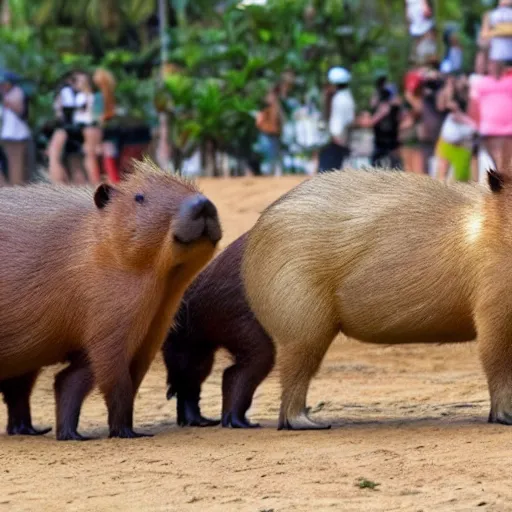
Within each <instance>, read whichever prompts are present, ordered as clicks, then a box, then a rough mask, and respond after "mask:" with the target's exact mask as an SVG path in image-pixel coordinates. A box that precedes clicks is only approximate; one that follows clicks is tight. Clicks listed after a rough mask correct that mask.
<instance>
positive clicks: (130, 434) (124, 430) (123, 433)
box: [109, 427, 153, 439]
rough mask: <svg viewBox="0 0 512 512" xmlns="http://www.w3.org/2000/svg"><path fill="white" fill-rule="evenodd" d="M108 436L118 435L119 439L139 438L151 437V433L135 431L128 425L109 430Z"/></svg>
mask: <svg viewBox="0 0 512 512" xmlns="http://www.w3.org/2000/svg"><path fill="white" fill-rule="evenodd" d="M109 437H110V438H112V437H118V438H119V439H139V438H141V437H153V434H143V433H142V432H135V430H133V429H132V428H130V427H121V428H117V429H113V430H111V431H110V434H109Z"/></svg>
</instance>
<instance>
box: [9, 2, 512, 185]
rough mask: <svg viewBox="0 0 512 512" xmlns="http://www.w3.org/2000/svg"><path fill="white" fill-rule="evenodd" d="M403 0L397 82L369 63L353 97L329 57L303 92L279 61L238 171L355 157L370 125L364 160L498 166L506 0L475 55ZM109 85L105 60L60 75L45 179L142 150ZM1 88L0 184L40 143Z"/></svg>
mask: <svg viewBox="0 0 512 512" xmlns="http://www.w3.org/2000/svg"><path fill="white" fill-rule="evenodd" d="M405 6H406V12H407V19H408V22H409V36H410V43H411V44H410V46H409V47H410V55H409V62H410V65H409V68H408V71H407V73H406V74H405V77H404V80H403V82H402V83H398V84H397V83H391V82H390V80H389V78H388V76H387V75H386V73H377V74H376V75H375V76H374V92H373V95H372V98H371V101H370V102H369V105H365V106H364V108H361V105H357V104H356V101H355V100H354V96H353V94H352V88H353V80H352V75H351V73H350V71H349V70H347V69H345V68H343V67H334V68H331V69H330V70H329V71H328V73H327V75H326V76H325V77H324V82H325V84H324V87H323V89H321V88H318V89H314V88H313V90H311V89H310V90H308V92H307V93H304V92H303V93H299V92H298V90H300V89H301V87H297V85H298V83H300V79H301V77H300V76H299V77H298V76H296V75H295V73H294V72H293V71H287V72H286V73H284V74H283V76H282V77H281V79H280V80H279V82H278V83H277V84H275V85H274V86H273V87H272V88H270V90H268V91H267V94H266V96H265V97H264V98H263V99H262V105H261V108H260V110H259V111H257V112H255V113H254V117H255V127H256V129H257V132H258V137H257V140H256V142H255V144H254V147H253V148H252V149H251V150H250V149H249V148H248V150H247V153H248V157H247V162H246V163H247V167H248V168H247V172H253V173H257V174H258V173H261V174H264V175H277V176H278V175H281V174H283V173H295V172H299V173H308V174H314V173H315V172H325V171H329V170H331V169H335V168H341V167H343V165H353V157H354V154H358V153H360V151H358V150H357V146H358V145H359V144H360V140H358V139H357V136H356V134H357V133H358V132H361V131H364V132H365V133H368V132H371V133H372V137H373V148H372V150H371V151H370V152H369V153H371V154H369V155H368V158H367V163H368V164H371V165H373V166H382V167H391V168H396V169H404V170H407V171H410V172H416V173H425V174H429V175H431V176H436V177H438V178H439V179H441V180H448V179H450V180H457V181H469V180H475V181H476V180H479V179H480V176H481V175H482V173H481V172H480V171H481V170H482V169H483V168H485V167H488V166H489V165H495V166H497V167H498V168H499V169H503V170H504V171H508V168H509V166H510V158H511V156H512V144H511V142H512V121H511V119H512V0H499V1H497V2H496V5H495V6H494V7H493V8H491V9H490V10H489V11H488V12H486V13H485V14H484V16H483V18H482V23H481V30H480V34H479V37H478V41H477V44H478V49H477V52H476V58H475V59H474V62H470V61H471V60H473V58H472V57H470V56H469V55H465V54H464V50H463V45H462V44H461V41H460V37H459V34H458V33H457V31H456V30H455V29H454V28H453V27H449V28H447V29H445V30H444V32H443V33H442V34H441V33H439V31H438V29H437V27H436V25H435V22H434V16H433V9H432V5H431V4H430V1H429V0H405ZM468 71H469V72H468ZM319 78H320V77H319ZM303 85H304V84H302V86H303ZM302 91H304V87H302ZM115 92H116V83H115V80H114V77H113V76H112V74H111V73H110V72H109V71H108V70H106V69H97V70H95V71H94V73H92V74H89V73H86V72H84V71H74V72H72V73H69V74H68V75H66V76H65V77H63V79H62V82H61V83H60V84H59V86H58V87H57V89H56V91H55V101H54V109H55V122H54V123H53V124H52V125H51V126H50V127H48V129H46V130H43V132H42V133H43V134H44V136H45V137H46V143H45V148H44V156H45V163H44V164H45V165H44V166H45V167H47V169H48V172H47V177H48V178H49V179H50V180H51V181H52V182H54V183H67V182H72V183H91V184H96V183H98V182H99V181H101V180H103V179H108V180H109V181H112V182H116V181H118V180H119V176H120V172H121V170H122V169H123V168H124V165H125V164H126V162H127V161H128V160H129V159H130V158H131V157H139V156H140V155H141V154H142V153H143V152H144V151H145V150H146V149H147V147H148V145H149V142H150V140H151V133H150V130H149V127H146V126H144V127H138V128H137V127H135V128H133V127H128V126H127V125H126V123H125V122H124V121H121V122H119V116H118V112H117V110H118V109H117V108H116V95H115ZM0 97H1V107H0V171H1V172H0V184H11V185H14V184H19V183H23V182H25V181H27V180H29V179H30V177H31V172H32V171H31V169H33V168H34V166H35V163H34V161H35V160H36V159H37V157H38V156H39V153H38V152H37V151H36V147H37V144H36V141H35V137H34V134H33V133H32V131H31V127H30V124H29V113H30V108H29V107H30V101H29V98H28V95H27V92H26V90H25V89H24V88H23V86H22V83H21V82H20V80H19V77H17V76H15V75H13V74H12V73H9V72H5V71H4V72H1V71H0ZM38 135H40V134H38ZM163 140H165V138H164V139H163ZM253 157H254V158H253ZM193 160H194V158H190V159H188V160H187V161H186V162H185V163H184V171H183V172H185V173H186V169H187V168H192V167H194V165H195V168H198V169H199V170H198V171H197V170H196V171H194V172H201V167H202V164H201V159H200V158H196V160H197V162H196V164H194V165H193ZM191 173H192V171H191Z"/></svg>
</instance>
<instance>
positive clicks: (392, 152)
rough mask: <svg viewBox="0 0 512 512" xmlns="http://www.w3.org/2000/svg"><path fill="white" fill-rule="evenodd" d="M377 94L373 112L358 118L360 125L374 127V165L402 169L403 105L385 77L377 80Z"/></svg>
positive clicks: (373, 100) (372, 158)
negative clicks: (401, 133) (401, 121)
mask: <svg viewBox="0 0 512 512" xmlns="http://www.w3.org/2000/svg"><path fill="white" fill-rule="evenodd" d="M376 85H377V90H376V95H375V96H374V98H373V99H372V112H371V114H369V113H366V114H364V115H363V116H361V118H360V119H359V120H358V125H359V126H362V127H365V128H372V129H373V146H374V147H373V154H372V157H371V165H372V166H373V167H389V168H391V169H402V160H401V158H400V118H401V105H400V99H399V98H398V97H393V94H392V92H391V90H390V88H389V86H387V82H386V80H384V79H379V80H378V81H377V84H376Z"/></svg>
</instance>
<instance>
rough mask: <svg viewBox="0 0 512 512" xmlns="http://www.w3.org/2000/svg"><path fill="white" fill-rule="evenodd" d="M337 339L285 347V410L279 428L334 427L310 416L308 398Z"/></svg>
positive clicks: (282, 358)
mask: <svg viewBox="0 0 512 512" xmlns="http://www.w3.org/2000/svg"><path fill="white" fill-rule="evenodd" d="M332 340H333V336H331V337H329V338H327V337H326V338H324V339H318V338H317V339H315V340H311V341H310V342H308V343H306V342H302V343H298V342H295V343H292V342H290V343H288V344H286V345H281V354H280V362H279V367H280V377H281V388H282V394H281V410H280V413H279V426H278V429H279V430H282V429H287V430H320V429H328V428H330V425H322V424H320V423H316V422H315V421H313V420H311V419H310V418H309V417H308V414H307V411H306V397H307V393H308V389H309V384H310V382H311V379H312V378H313V377H314V375H315V374H316V372H317V371H318V368H319V367H320V364H321V362H322V359H323V358H324V355H325V353H326V352H327V349H328V348H329V345H330V344H331V342H332Z"/></svg>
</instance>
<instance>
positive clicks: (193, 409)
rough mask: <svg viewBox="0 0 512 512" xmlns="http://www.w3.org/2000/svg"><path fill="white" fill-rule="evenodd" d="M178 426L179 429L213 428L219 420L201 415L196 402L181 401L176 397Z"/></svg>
mask: <svg viewBox="0 0 512 512" xmlns="http://www.w3.org/2000/svg"><path fill="white" fill-rule="evenodd" d="M177 423H178V425H179V426H180V427H215V426H217V425H218V424H219V423H220V420H212V419H210V418H205V417H204V416H202V415H201V411H200V409H199V405H198V402H196V401H192V400H181V399H180V397H179V395H178V421H177Z"/></svg>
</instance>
